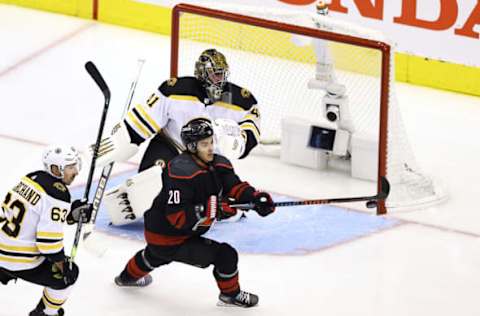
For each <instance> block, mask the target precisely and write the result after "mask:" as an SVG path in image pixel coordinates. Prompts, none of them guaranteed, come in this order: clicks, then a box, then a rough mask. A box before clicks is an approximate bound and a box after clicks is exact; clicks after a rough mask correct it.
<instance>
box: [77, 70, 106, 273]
mask: <svg viewBox="0 0 480 316" xmlns="http://www.w3.org/2000/svg"><path fill="white" fill-rule="evenodd" d="M85 69H86V70H87V72H88V73H89V75H90V76H91V77H92V79H93V80H95V83H96V84H97V86H98V87H99V88H100V90H101V91H102V93H103V96H104V98H105V102H104V105H103V112H102V118H101V119H100V127H99V128H98V134H97V140H96V142H95V148H94V151H93V155H92V161H91V163H90V170H89V172H88V180H87V184H86V186H85V192H84V194H83V199H84V200H85V201H88V196H89V194H90V188H91V186H92V179H93V173H94V171H95V162H96V160H97V154H98V148H99V147H100V141H101V140H102V134H103V128H104V127H105V121H106V119H107V112H108V106H109V104H110V89H109V88H108V86H107V84H106V82H105V80H104V79H103V77H102V75H101V74H100V72H99V71H98V69H97V67H96V66H95V64H94V63H93V62H91V61H89V62H87V63H86V64H85ZM83 217H84V214H83V212H81V213H80V220H79V221H78V224H77V229H76V231H75V238H74V240H73V246H72V251H71V254H70V268H72V265H73V260H74V259H75V256H76V255H77V249H78V243H79V241H80V235H81V233H82V225H83Z"/></svg>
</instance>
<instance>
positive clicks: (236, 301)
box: [217, 291, 258, 307]
mask: <svg viewBox="0 0 480 316" xmlns="http://www.w3.org/2000/svg"><path fill="white" fill-rule="evenodd" d="M218 299H219V301H218V303H217V306H231V307H253V306H255V305H257V304H258V296H257V295H255V294H252V293H248V292H245V291H240V293H238V294H237V295H236V296H228V295H225V294H220V295H219V296H218Z"/></svg>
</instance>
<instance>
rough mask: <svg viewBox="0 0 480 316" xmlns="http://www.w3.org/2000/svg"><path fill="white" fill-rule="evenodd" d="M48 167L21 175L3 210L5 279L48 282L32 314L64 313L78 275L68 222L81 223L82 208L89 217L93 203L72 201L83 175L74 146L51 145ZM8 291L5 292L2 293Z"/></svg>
mask: <svg viewBox="0 0 480 316" xmlns="http://www.w3.org/2000/svg"><path fill="white" fill-rule="evenodd" d="M43 163H44V165H45V170H40V171H35V172H31V173H29V174H27V175H26V176H24V177H22V178H21V179H20V181H19V182H18V183H17V184H16V185H15V186H14V187H13V188H12V190H10V191H9V192H8V193H7V194H6V196H5V200H4V202H3V203H2V208H1V210H0V282H1V283H3V284H7V283H8V282H9V281H10V280H14V279H17V278H20V279H23V280H25V281H28V282H31V283H34V284H38V285H41V286H44V291H43V295H42V298H41V300H40V302H39V303H38V305H37V307H36V308H35V309H34V310H33V311H31V312H30V316H43V315H63V314H64V311H63V308H62V305H63V303H64V302H65V301H66V299H67V297H68V295H69V293H70V291H71V289H72V286H73V284H74V283H75V281H76V279H77V277H78V272H79V270H78V266H77V265H76V264H75V263H73V264H72V266H71V267H70V264H69V258H68V257H67V256H65V253H64V249H63V224H64V222H68V223H69V224H73V223H77V222H78V220H79V217H80V212H82V211H83V212H84V214H85V215H86V216H85V217H84V221H87V220H89V219H90V216H91V210H92V207H91V204H87V203H85V202H83V201H80V200H75V201H74V202H73V203H72V204H70V192H69V191H68V188H67V185H70V184H71V183H72V182H73V180H74V179H75V177H76V176H77V175H78V172H79V169H80V158H79V156H78V153H77V151H76V150H75V149H74V148H73V147H62V146H52V147H49V148H47V149H46V151H45V152H44V154H43ZM3 295H5V293H3Z"/></svg>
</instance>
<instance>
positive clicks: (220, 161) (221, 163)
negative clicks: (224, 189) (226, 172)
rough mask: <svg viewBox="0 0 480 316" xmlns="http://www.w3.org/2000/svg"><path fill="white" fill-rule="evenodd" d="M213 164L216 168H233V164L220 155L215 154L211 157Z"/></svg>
mask: <svg viewBox="0 0 480 316" xmlns="http://www.w3.org/2000/svg"><path fill="white" fill-rule="evenodd" d="M213 165H214V166H215V167H216V168H227V169H233V165H232V163H231V162H230V160H228V159H227V158H226V157H225V156H222V155H215V158H214V159H213Z"/></svg>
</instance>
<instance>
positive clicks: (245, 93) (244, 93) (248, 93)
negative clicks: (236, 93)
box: [240, 88, 251, 99]
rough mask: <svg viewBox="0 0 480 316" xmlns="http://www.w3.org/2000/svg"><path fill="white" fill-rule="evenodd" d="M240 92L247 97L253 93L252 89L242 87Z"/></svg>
mask: <svg viewBox="0 0 480 316" xmlns="http://www.w3.org/2000/svg"><path fill="white" fill-rule="evenodd" d="M240 94H241V95H242V97H244V98H245V99H246V98H249V97H250V95H251V93H250V91H248V90H247V89H245V88H242V90H240Z"/></svg>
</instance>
